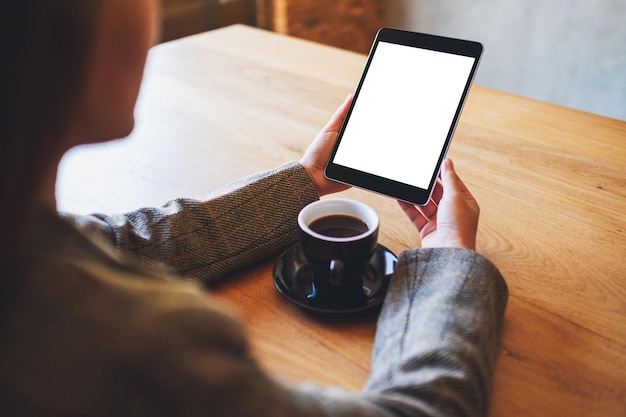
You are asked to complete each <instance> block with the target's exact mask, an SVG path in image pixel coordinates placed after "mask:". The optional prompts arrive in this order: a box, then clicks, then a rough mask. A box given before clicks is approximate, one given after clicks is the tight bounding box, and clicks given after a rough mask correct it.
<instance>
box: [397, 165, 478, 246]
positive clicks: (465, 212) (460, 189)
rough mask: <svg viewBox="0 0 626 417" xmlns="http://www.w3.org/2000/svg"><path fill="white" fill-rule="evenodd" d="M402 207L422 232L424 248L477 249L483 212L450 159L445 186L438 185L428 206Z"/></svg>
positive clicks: (444, 174)
mask: <svg viewBox="0 0 626 417" xmlns="http://www.w3.org/2000/svg"><path fill="white" fill-rule="evenodd" d="M398 203H399V204H400V207H402V210H403V211H404V213H405V214H406V215H407V216H408V218H409V220H411V223H413V225H414V226H415V227H416V228H417V230H418V231H419V233H420V237H421V239H422V247H423V248H435V247H456V248H465V249H471V250H475V249H476V230H477V229H478V216H479V213H480V208H479V207H478V203H477V202H476V200H475V199H474V197H473V196H472V194H471V193H470V192H469V190H468V189H467V187H466V186H465V184H463V181H461V179H460V178H459V176H458V175H457V174H456V171H455V170H454V165H453V164H452V161H451V160H450V159H447V160H446V161H444V164H443V166H442V170H441V182H437V184H436V186H435V190H434V191H433V195H432V197H431V200H430V201H429V203H428V204H427V205H425V206H423V207H416V206H414V205H412V204H409V203H405V202H398Z"/></svg>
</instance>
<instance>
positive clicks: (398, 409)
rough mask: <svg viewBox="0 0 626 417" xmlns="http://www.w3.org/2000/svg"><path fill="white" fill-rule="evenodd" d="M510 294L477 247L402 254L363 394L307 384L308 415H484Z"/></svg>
mask: <svg viewBox="0 0 626 417" xmlns="http://www.w3.org/2000/svg"><path fill="white" fill-rule="evenodd" d="M507 299H508V289H507V286H506V283H505V281H504V279H503V278H502V276H501V275H500V273H499V272H498V270H497V269H496V267H495V266H494V265H493V264H492V263H491V262H490V261H488V260H487V259H486V258H484V257H482V256H481V255H479V254H477V253H474V252H472V251H467V250H464V249H453V248H437V249H419V250H413V251H407V252H404V253H402V254H401V256H400V258H399V260H398V266H397V269H396V271H395V273H394V277H393V279H392V282H391V285H390V288H389V291H388V293H387V297H386V300H385V304H384V307H383V309H382V311H381V314H380V317H379V320H378V329H377V333H376V340H375V345H374V352H373V356H372V366H371V373H370V378H369V380H368V382H367V384H366V386H365V388H364V390H363V392H362V393H359V394H350V393H346V392H343V391H341V390H336V389H335V390H328V389H319V388H314V387H313V388H312V387H307V388H304V391H306V393H307V397H299V398H300V401H302V402H305V403H307V404H308V407H311V408H313V409H315V408H317V411H316V412H313V413H312V414H311V415H325V416H326V415H327V416H346V417H347V416H357V415H358V416H371V417H374V416H379V417H380V416H437V417H443V416H446V417H450V416H476V417H477V416H484V415H486V414H487V411H488V406H489V398H490V393H491V388H492V379H493V373H494V369H495V363H496V358H497V352H498V340H499V335H500V333H501V329H502V323H503V317H504V312H505V309H506V304H507ZM307 415H308V414H307Z"/></svg>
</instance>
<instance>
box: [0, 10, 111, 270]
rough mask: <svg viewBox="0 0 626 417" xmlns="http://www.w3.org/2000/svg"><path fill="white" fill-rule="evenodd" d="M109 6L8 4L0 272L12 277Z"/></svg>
mask: <svg viewBox="0 0 626 417" xmlns="http://www.w3.org/2000/svg"><path fill="white" fill-rule="evenodd" d="M102 1H106V0H7V1H4V0H3V1H2V2H1V4H0V45H1V46H0V53H1V54H2V64H0V65H2V74H4V76H3V78H2V80H0V82H1V83H3V86H2V93H1V94H0V103H1V104H0V173H1V176H0V195H1V196H2V205H1V209H0V210H1V211H0V239H1V241H2V248H1V249H0V250H1V252H0V253H2V257H3V258H4V259H3V261H2V262H1V263H0V268H2V270H3V271H5V272H6V269H5V267H7V266H9V262H8V261H9V259H12V258H13V257H14V256H15V255H17V254H18V253H19V251H20V248H21V244H22V238H23V234H24V232H25V222H26V221H27V220H28V216H29V212H30V210H31V208H32V206H33V203H34V200H33V199H34V195H35V193H36V191H37V188H38V186H39V185H40V182H41V181H42V175H44V174H45V173H47V172H48V170H49V169H50V164H51V163H52V162H53V160H52V158H53V156H52V155H54V154H55V153H56V152H58V147H59V142H60V141H61V140H62V138H63V135H64V134H65V133H66V130H67V128H68V126H69V123H70V121H71V117H72V114H73V112H74V111H75V110H76V106H77V105H78V100H79V99H80V96H81V93H82V89H83V80H84V79H85V77H86V73H87V71H88V68H87V67H88V64H89V61H90V50H91V46H92V44H93V42H94V38H95V34H96V31H97V30H98V27H99V23H100V22H99V18H98V17H99V8H100V7H101V6H102ZM5 260H6V261H7V262H5Z"/></svg>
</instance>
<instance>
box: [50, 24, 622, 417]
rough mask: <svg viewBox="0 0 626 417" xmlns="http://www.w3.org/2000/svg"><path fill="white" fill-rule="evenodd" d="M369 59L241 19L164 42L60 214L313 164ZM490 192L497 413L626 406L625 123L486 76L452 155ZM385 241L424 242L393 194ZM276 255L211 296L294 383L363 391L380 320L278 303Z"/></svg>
mask: <svg viewBox="0 0 626 417" xmlns="http://www.w3.org/2000/svg"><path fill="white" fill-rule="evenodd" d="M364 60H365V57H364V56H362V55H358V54H354V53H350V52H345V51H341V50H338V49H333V48H329V47H326V46H321V45H317V44H314V43H310V42H304V41H300V40H296V39H291V38H287V37H284V36H280V35H276V34H272V33H268V32H263V31H260V30H256V29H251V28H247V27H243V26H235V27H229V28H225V29H221V30H217V31H214V32H209V33H206V34H201V35H197V36H194V37H191V38H187V39H183V40H179V41H175V42H171V43H167V44H163V45H159V46H157V47H155V48H154V50H153V51H152V52H151V55H150V58H149V62H148V67H147V74H146V80H145V84H144V86H143V89H142V93H141V96H140V100H139V103H138V110H137V127H136V130H135V132H134V134H133V135H132V137H131V138H130V139H129V140H124V141H118V142H113V143H109V144H103V145H97V146H90V147H83V148H77V149H76V150H74V151H72V152H71V153H69V154H68V155H67V156H66V158H65V159H64V162H63V164H62V166H61V169H60V173H59V183H58V200H59V208H60V209H61V210H69V211H74V212H78V213H88V212H93V211H100V212H102V211H104V212H121V211H126V210H131V209H135V208H138V207H140V206H146V205H161V204H162V203H164V202H165V201H167V200H168V199H171V198H175V197H179V196H189V197H198V196H202V195H204V194H206V193H208V192H209V191H211V190H213V189H215V188H216V187H218V186H220V185H223V184H225V183H228V182H230V181H232V180H235V179H237V178H239V177H242V176H244V175H247V174H250V173H253V172H256V171H260V170H264V169H267V168H271V167H273V166H275V165H278V164H281V163H283V162H285V161H289V160H297V159H299V158H300V156H301V155H302V153H303V152H304V150H305V148H306V147H307V145H308V144H309V142H310V141H311V139H312V138H313V137H314V136H315V134H316V133H317V132H318V131H319V129H320V128H321V127H322V126H323V125H324V123H325V122H326V120H327V119H328V118H329V117H330V115H331V114H332V113H333V111H334V110H335V109H336V107H337V106H338V105H339V104H340V103H341V101H342V100H343V99H344V98H345V96H346V95H347V94H348V93H349V92H351V91H352V90H353V89H354V87H355V85H356V82H357V80H358V77H359V75H360V72H361V70H362V66H363V64H364ZM450 156H451V157H452V158H453V159H454V160H455V162H456V166H457V170H458V171H459V173H460V175H461V176H462V178H464V180H465V181H466V183H467V184H468V186H469V187H470V189H471V190H472V191H473V193H474V194H475V196H476V198H477V199H478V200H479V202H480V205H481V208H482V212H481V224H480V230H479V236H478V250H479V252H481V253H483V254H485V255H486V256H487V257H489V258H490V259H491V260H493V262H494V263H495V264H496V265H497V266H498V267H499V268H500V270H501V271H502V273H503V274H504V276H505V277H506V279H507V281H508V284H509V287H510V293H511V297H510V302H509V308H508V311H507V316H506V325H505V330H504V335H503V341H502V348H501V355H500V357H499V362H498V368H497V373H496V380H495V391H494V393H493V402H492V410H491V415H493V416H516V415H520V416H541V417H544V416H560V415H563V416H574V415H575V416H594V417H597V416H621V417H623V416H625V415H626V317H625V316H626V272H625V269H626V268H625V266H626V261H625V260H626V224H625V221H624V219H625V217H626V123H625V122H623V121H618V120H612V119H607V118H603V117H599V116H595V115H592V114H587V113H582V112H579V111H574V110H570V109H566V108H563V107H559V106H555V105H551V104H547V103H542V102H538V101H533V100H529V99H526V98H522V97H517V96H513V95H510V94H506V93H503V92H500V91H495V90H491V89H488V88H484V87H481V86H474V87H473V89H472V92H471V94H470V98H469V101H468V103H467V105H466V107H465V110H464V113H463V116H462V119H461V122H460V125H459V127H458V129H457V132H456V135H455V138H454V140H453V142H452V146H451V149H450ZM345 194H346V195H348V196H351V197H353V198H357V199H360V200H363V201H365V202H367V203H369V204H371V205H372V206H374V207H375V208H376V209H377V211H378V212H379V214H380V215H381V218H382V222H381V235H380V241H381V243H382V244H384V245H386V246H387V247H389V248H390V249H391V250H393V251H394V252H396V253H398V252H400V251H402V250H404V249H406V248H410V247H415V246H417V245H418V244H419V240H418V236H417V234H416V232H415V231H414V230H413V229H412V227H411V225H410V224H409V222H408V220H407V219H406V218H405V217H404V215H403V214H402V213H401V211H400V209H399V208H398V207H397V206H396V203H395V202H394V201H392V200H391V199H387V198H384V197H380V196H377V195H373V194H370V193H366V192H362V191H358V190H350V191H348V192H346V193H345ZM273 261H274V260H273V259H268V260H267V261H266V262H263V263H261V264H259V265H256V266H254V267H252V268H249V269H246V270H244V271H242V272H240V273H237V274H234V275H233V276H229V277H227V278H225V279H224V280H223V281H222V283H221V284H219V285H218V286H216V288H214V289H213V291H214V293H216V294H217V296H218V297H219V298H221V299H222V300H224V302H226V303H229V304H232V305H233V307H234V308H235V309H236V310H238V311H239V312H240V314H241V316H242V319H243V320H244V321H245V322H246V323H247V327H248V330H249V334H250V339H251V343H252V346H253V349H254V351H255V354H256V355H257V357H258V358H259V360H260V362H261V363H262V364H263V366H265V367H266V368H267V369H268V370H269V371H270V372H272V373H273V374H275V375H277V376H279V377H281V378H287V379H292V380H294V381H299V380H313V381H316V382H319V383H324V384H338V385H341V386H344V387H347V388H350V389H359V388H360V387H361V386H362V384H363V383H364V381H365V380H366V378H367V375H368V370H369V361H370V354H371V347H372V339H373V336H374V331H375V320H376V313H375V312H372V313H368V314H364V315H360V316H356V317H339V318H333V317H328V318H323V317H322V318H320V317H316V316H311V315H309V314H307V313H305V312H303V311H302V310H300V309H298V308H297V307H295V306H294V305H292V304H290V303H289V302H288V301H286V300H285V299H284V298H283V297H282V296H280V295H279V294H278V293H277V292H276V290H275V288H274V285H273V283H272V275H271V269H272V264H273Z"/></svg>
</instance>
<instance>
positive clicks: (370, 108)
mask: <svg viewBox="0 0 626 417" xmlns="http://www.w3.org/2000/svg"><path fill="white" fill-rule="evenodd" d="M482 50H483V48H482V45H481V44H480V43H477V42H472V41H467V40H461V39H453V38H445V37H441V36H434V35H427V34H422V33H415V32H407V31H403V30H398V29H391V28H382V29H381V30H380V31H379V32H378V34H377V35H376V38H375V39H374V44H373V45H372V49H371V51H370V54H369V57H368V59H367V63H366V65H365V69H364V70H363V75H362V76H361V79H360V81H359V84H358V86H357V88H356V91H355V93H354V99H353V102H352V105H351V106H350V109H349V110H348V115H347V117H346V120H345V122H344V124H343V126H342V128H341V130H340V133H339V138H338V140H337V143H336V144H335V147H334V150H333V152H332V154H331V157H330V159H329V161H328V164H327V166H326V176H327V177H328V178H330V179H332V180H335V181H339V182H342V183H346V184H349V185H352V186H356V187H359V188H364V189H367V190H370V191H374V192H377V193H380V194H384V195H387V196H390V197H393V198H396V199H399V200H403V201H406V202H409V203H413V204H416V205H424V204H426V203H428V200H429V199H430V195H431V193H432V190H433V188H434V185H435V183H436V181H437V176H438V174H439V168H440V166H441V163H442V162H443V159H444V158H445V155H446V152H447V150H448V146H449V145H450V140H451V139H452V135H453V133H454V129H455V127H456V124H457V121H458V119H459V116H460V114H461V109H462V108H463V103H464V102H465V98H466V96H467V93H468V91H469V89H470V86H471V84H472V81H473V79H474V74H475V72H476V68H477V67H478V62H479V60H480V56H481V54H482Z"/></svg>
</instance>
